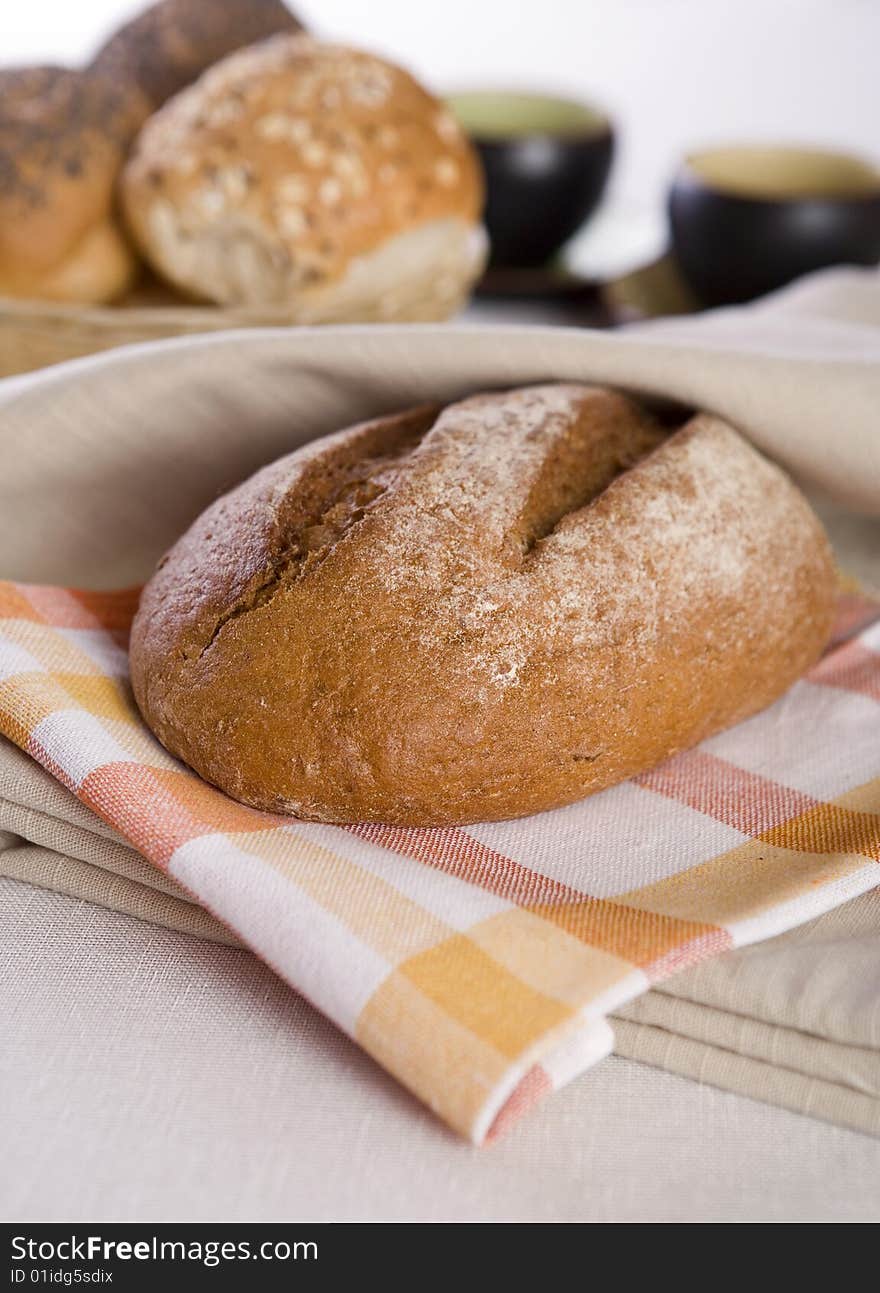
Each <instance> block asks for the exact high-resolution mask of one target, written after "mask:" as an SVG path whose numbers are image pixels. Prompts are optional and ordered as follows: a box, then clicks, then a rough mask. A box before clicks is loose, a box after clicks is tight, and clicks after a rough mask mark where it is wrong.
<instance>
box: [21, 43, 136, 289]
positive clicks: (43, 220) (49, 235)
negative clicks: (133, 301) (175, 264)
mask: <svg viewBox="0 0 880 1293" xmlns="http://www.w3.org/2000/svg"><path fill="white" fill-rule="evenodd" d="M143 109H144V102H143V99H142V97H141V95H140V93H139V92H138V91H137V90H136V89H134V88H132V87H130V86H124V85H119V84H116V83H114V82H111V81H109V80H107V79H106V78H105V77H103V76H101V75H99V74H98V73H96V72H94V71H76V70H74V69H71V68H63V67H26V68H9V69H4V70H0V294H5V295H11V296H35V297H48V298H50V299H59V300H85V301H103V300H109V299H111V298H112V297H113V296H115V295H117V294H118V293H119V292H121V291H122V290H123V289H124V288H125V287H126V286H127V284H128V282H129V281H130V279H131V277H132V275H133V272H134V267H135V260H134V256H133V254H132V253H131V251H130V250H129V249H128V246H127V244H126V242H125V240H124V238H123V236H122V234H121V232H120V230H119V228H118V227H117V225H116V222H115V219H114V216H113V197H114V186H115V183H116V178H117V175H118V173H119V169H120V166H121V165H122V160H123V157H124V155H125V151H126V149H127V147H128V145H129V142H130V140H131V138H132V136H133V134H134V133H135V130H136V129H137V125H138V122H139V121H140V119H141V117H142V116H143Z"/></svg>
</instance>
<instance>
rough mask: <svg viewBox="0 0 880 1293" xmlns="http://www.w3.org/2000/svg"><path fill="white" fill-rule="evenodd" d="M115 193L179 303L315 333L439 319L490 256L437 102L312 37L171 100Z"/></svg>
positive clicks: (464, 151)
mask: <svg viewBox="0 0 880 1293" xmlns="http://www.w3.org/2000/svg"><path fill="white" fill-rule="evenodd" d="M122 195H123V202H124V207H125V211H126V215H127V218H128V221H129V224H130V226H131V229H132V231H133V233H134V236H135V238H136V240H137V242H138V244H139V245H140V247H141V248H142V250H143V252H144V254H145V256H146V257H147V258H148V260H149V261H150V262H151V263H152V264H153V266H154V267H155V268H156V269H157V270H158V271H159V272H160V273H161V274H163V275H164V276H165V277H166V278H167V279H169V280H170V281H171V282H172V283H174V284H175V285H176V286H177V287H178V288H181V289H183V290H184V291H186V292H188V293H190V294H191V295H192V296H194V297H197V298H202V299H205V300H210V301H216V302H219V303H221V304H224V305H266V304H272V305H286V306H289V307H290V309H291V314H292V317H295V318H297V319H299V320H301V321H306V322H321V321H327V320H332V319H336V320H358V319H376V318H379V319H381V318H387V319H393V318H442V317H444V316H446V315H448V314H449V313H451V312H452V311H453V310H454V309H455V308H456V307H457V306H458V305H459V304H460V302H461V301H462V299H463V298H464V297H465V295H466V293H467V291H468V289H469V287H470V285H471V284H472V282H473V280H474V278H475V277H476V276H477V274H478V273H479V272H480V270H481V268H482V265H483V261H484V256H485V236H484V234H483V231H482V228H481V227H480V224H479V217H480V211H481V206H482V179H481V175H480V171H479V166H478V162H477V160H476V157H475V154H474V152H473V150H472V148H471V147H470V144H469V143H468V141H467V140H466V139H465V137H464V135H463V134H462V132H461V130H460V129H459V127H458V125H457V124H456V122H455V121H454V120H453V119H452V117H451V116H450V115H449V113H448V112H447V111H446V110H445V109H444V107H443V105H442V104H441V103H440V102H438V100H437V99H435V98H433V97H432V96H431V95H430V94H428V93H427V91H425V90H424V89H422V87H421V86H420V85H418V84H417V82H416V81H414V80H413V78H412V77H411V76H409V75H408V74H407V73H406V72H404V71H402V70H401V69H400V68H397V67H394V66H392V65H391V64H390V63H386V62H384V61H383V60H381V59H378V58H375V57H374V56H373V55H371V54H365V53H361V52H359V51H356V50H352V49H347V48H343V47H341V46H335V45H326V44H321V43H318V42H316V41H314V40H311V39H309V38H308V37H305V36H276V37H274V38H272V39H271V40H268V41H265V42H263V43H261V44H259V45H254V46H252V47H250V48H249V49H246V50H241V51H240V52H239V53H237V54H233V55H231V56H230V57H229V58H227V59H224V60H223V62H221V63H219V64H217V66H216V67H213V68H211V70H210V71H208V72H206V73H205V75H204V76H203V77H202V78H201V79H200V80H199V81H198V82H197V83H196V84H195V85H193V86H191V87H190V88H189V89H188V90H184V91H183V92H182V93H181V94H180V95H178V96H177V97H176V98H175V99H172V100H171V102H170V103H168V104H167V105H166V107H165V108H163V109H162V110H161V111H160V112H158V113H157V114H156V115H155V116H154V117H152V118H151V119H150V121H149V122H148V123H147V124H146V126H145V127H144V130H143V131H142V133H141V135H140V136H139V138H138V140H137V143H136V146H135V149H134V151H133V154H132V157H131V159H130V160H129V162H128V164H127V166H126V168H125V172H124V175H123V182H122Z"/></svg>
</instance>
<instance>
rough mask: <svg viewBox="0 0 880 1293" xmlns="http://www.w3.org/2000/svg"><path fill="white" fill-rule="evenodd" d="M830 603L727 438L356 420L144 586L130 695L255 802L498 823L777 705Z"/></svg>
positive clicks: (546, 395) (501, 423)
mask: <svg viewBox="0 0 880 1293" xmlns="http://www.w3.org/2000/svg"><path fill="white" fill-rule="evenodd" d="M833 587H834V579H833V572H832V565H831V559H830V553H829V550H828V546H827V543H826V541H825V538H824V535H823V533H822V531H821V527H820V526H819V524H818V522H817V520H816V519H815V517H814V516H813V514H812V512H811V511H810V509H809V507H808V506H807V504H806V502H805V501H804V500H803V498H802V497H801V496H800V494H799V493H798V492H797V490H796V489H795V488H794V486H793V485H792V484H791V482H790V481H789V480H788V479H787V478H786V477H785V476H784V475H783V473H782V472H780V471H779V470H778V469H777V468H776V467H774V466H773V465H771V464H770V463H768V462H767V461H766V460H765V459H763V458H762V457H761V456H760V455H759V454H757V453H756V452H755V451H754V450H753V449H751V448H750V446H749V445H748V444H747V443H746V442H745V441H744V440H743V439H742V438H741V437H740V436H739V435H738V433H737V432H735V431H734V430H733V429H732V428H730V427H728V426H726V425H725V424H724V423H722V422H721V421H720V420H719V419H717V418H713V417H710V416H708V415H705V414H703V415H699V416H697V417H695V418H693V419H691V420H690V421H689V422H688V423H687V424H686V425H685V426H684V427H682V428H681V429H679V430H677V431H674V432H672V433H669V432H667V431H666V430H665V429H664V428H663V427H662V426H661V425H660V424H659V423H658V422H657V421H656V420H655V419H654V418H653V417H652V416H651V415H650V414H649V413H648V412H646V411H645V410H644V409H643V408H641V407H640V406H639V405H638V404H636V403H635V402H634V401H632V400H630V399H629V398H627V397H626V396H624V395H621V394H619V393H616V392H613V391H609V390H605V389H602V388H596V387H587V386H578V385H574V384H553V385H547V386H539V387H530V388H523V389H520V390H514V391H509V392H502V393H495V394H487V395H478V396H474V397H472V398H470V399H467V400H463V401H460V402H459V403H457V404H452V405H450V406H448V407H447V408H446V409H444V410H441V411H439V412H438V411H437V410H435V409H432V408H423V409H417V410H413V411H411V412H409V413H405V414H400V415H396V416H394V417H389V418H381V419H377V420H375V421H373V422H370V423H365V424H363V425H361V426H359V427H355V428H352V429H350V430H348V431H344V432H340V433H338V434H337V435H335V436H330V437H327V438H326V439H325V440H323V441H317V442H314V443H313V444H311V445H308V446H306V448H305V449H303V450H299V451H297V452H296V453H294V454H291V455H290V456H289V457H288V458H286V459H282V460H280V461H279V462H278V463H275V464H272V465H271V466H270V467H267V468H265V469H264V470H263V471H262V472H260V473H257V475H256V476H255V477H253V478H252V479H251V480H250V481H248V482H245V484H244V485H242V486H240V487H239V489H237V490H235V491H233V492H232V493H231V494H230V495H227V496H226V497H225V498H224V499H221V500H218V502H217V503H216V504H214V505H213V507H211V508H209V509H208V511H207V512H206V513H205V514H204V515H203V516H202V517H201V518H199V520H198V521H197V522H196V523H195V524H194V526H193V527H192V528H191V530H190V531H189V532H188V534H186V535H185V536H184V537H183V538H182V539H181V540H180V541H179V543H178V544H177V545H176V547H175V548H174V549H172V551H171V553H170V554H169V556H168V557H167V558H166V559H165V561H164V563H163V564H162V566H161V568H160V570H159V571H158V572H157V574H156V575H155V576H154V578H153V580H152V581H151V583H150V584H149V585H148V587H147V589H146V590H145V593H144V598H143V601H142V605H141V609H140V611H139V614H138V618H137V620H136V622H135V626H134V632H133V637H132V678H133V682H134V686H135V693H136V695H137V698H138V702H139V704H140V706H141V709H142V711H143V713H144V715H145V717H146V718H147V721H148V722H149V723H150V725H151V726H152V727H153V730H154V731H155V732H156V734H157V735H158V736H159V738H160V739H161V740H162V741H163V743H164V744H165V745H166V746H167V747H168V748H169V749H170V750H171V751H172V752H173V753H175V754H178V755H179V756H180V757H182V758H184V759H185V760H186V761H187V762H188V763H190V764H191V766H193V767H194V768H195V769H196V770H197V771H198V772H200V773H201V774H202V775H203V776H205V777H206V778H207V779H208V780H210V781H213V782H215V783H216V784H217V785H219V786H221V787H222V788H223V789H225V790H226V791H228V792H229V793H230V794H232V795H233V796H234V797H236V798H239V799H242V800H244V801H245V802H247V803H252V804H254V805H256V806H258V807H263V808H270V809H274V810H277V811H281V812H290V813H293V814H296V815H300V816H304V817H310V818H315V819H318V820H324V821H354V820H372V821H390V822H400V823H404V824H409V825H422V824H424V825H428V824H441V823H451V822H465V821H475V820H485V819H490V818H503V817H512V816H518V815H522V814H525V813H530V812H536V811H540V810H542V809H545V808H550V807H554V806H557V805H560V804H564V803H568V802H571V801H572V800H574V799H577V798H580V797H582V796H583V795H585V794H589V793H591V792H593V791H595V790H599V789H602V788H603V787H605V786H608V785H611V784H613V783H614V782H615V781H618V780H620V779H622V778H623V777H626V776H629V775H632V774H633V773H635V772H637V771H640V770H642V769H644V768H646V767H649V766H651V765H652V764H654V763H656V762H658V761H659V760H660V759H662V758H664V757H666V756H668V755H669V754H671V753H673V752H674V751H675V750H678V749H681V748H683V747H685V746H687V745H691V744H693V743H695V742H696V741H698V740H700V739H702V738H703V737H705V736H706V735H708V734H710V733H711V732H714V731H717V730H719V729H720V728H722V727H724V726H726V725H728V724H730V723H732V722H735V721H737V720H738V719H740V718H742V717H745V716H746V715H748V714H751V713H753V712H755V711H756V710H758V709H760V708H763V707H764V706H765V705H767V704H769V703H770V702H771V701H772V700H774V699H775V698H776V697H777V696H778V695H779V694H780V693H781V692H782V691H783V690H785V688H786V687H787V686H789V685H790V684H791V682H793V681H794V680H795V678H797V677H798V676H799V674H800V673H802V672H803V670H804V669H805V668H806V667H808V666H809V664H810V663H812V661H813V660H814V659H815V658H816V656H817V654H818V653H819V651H820V650H821V647H822V645H823V644H824V642H825V640H826V637H827V633H828V630H829V624H830V615H831V607H832V601H833Z"/></svg>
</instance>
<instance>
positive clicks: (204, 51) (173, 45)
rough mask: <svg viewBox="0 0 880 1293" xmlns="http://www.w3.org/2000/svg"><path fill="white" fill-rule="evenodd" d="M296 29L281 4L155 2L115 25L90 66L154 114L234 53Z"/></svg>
mask: <svg viewBox="0 0 880 1293" xmlns="http://www.w3.org/2000/svg"><path fill="white" fill-rule="evenodd" d="M301 30H302V24H301V23H300V22H299V21H298V19H296V18H295V17H294V16H293V14H292V13H291V12H290V10H289V9H288V8H287V6H286V5H284V4H283V3H282V0H159V3H158V4H154V5H151V6H150V7H149V8H148V9H147V10H145V12H143V13H141V14H138V15H137V17H135V18H133V19H132V21H131V22H128V23H126V24H125V25H124V26H123V27H120V29H119V30H118V31H117V32H116V33H115V34H114V35H113V36H111V37H110V39H109V40H108V41H106V43H105V44H104V45H102V46H101V48H100V49H99V50H98V52H97V54H96V55H95V57H94V59H93V61H92V66H93V67H94V68H96V69H97V70H98V71H100V72H103V73H105V74H108V75H110V76H111V77H112V78H113V79H114V80H116V81H117V83H121V84H125V83H131V84H133V85H136V86H137V87H138V88H139V89H140V91H141V92H142V94H143V96H144V99H145V101H146V103H147V104H148V105H149V109H148V111H153V110H154V109H156V108H159V107H161V106H162V104H163V103H165V102H166V101H167V100H168V99H170V98H171V96H172V95H173V94H177V93H178V91H179V90H182V89H183V88H184V86H186V85H189V84H190V83H191V82H193V81H194V80H195V79H196V77H198V76H201V74H202V72H204V71H205V69H206V68H207V67H210V66H211V64H212V63H216V62H217V61H218V60H219V59H221V58H224V57H225V56H226V55H227V54H231V53H232V51H233V50H236V49H241V48H242V46H244V45H252V44H254V42H255V41H258V40H265V39H266V37H267V36H272V35H274V34H275V33H276V32H281V31H301ZM145 115H146V114H145Z"/></svg>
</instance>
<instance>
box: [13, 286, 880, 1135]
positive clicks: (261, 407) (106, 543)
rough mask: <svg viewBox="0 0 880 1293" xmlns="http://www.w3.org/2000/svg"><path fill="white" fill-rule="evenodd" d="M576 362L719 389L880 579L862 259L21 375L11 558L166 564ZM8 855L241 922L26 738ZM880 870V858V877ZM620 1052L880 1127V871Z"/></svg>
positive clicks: (625, 1024)
mask: <svg viewBox="0 0 880 1293" xmlns="http://www.w3.org/2000/svg"><path fill="white" fill-rule="evenodd" d="M552 378H564V379H578V380H598V381H608V382H614V383H615V384H618V385H622V386H626V387H628V388H629V389H631V390H633V391H635V392H638V393H640V394H644V395H649V396H653V397H658V398H662V399H670V400H674V401H676V402H679V403H683V404H687V405H693V406H697V407H705V408H709V409H711V410H713V411H715V412H717V413H719V414H721V415H723V416H726V417H727V418H729V419H730V420H731V421H733V422H734V423H735V424H737V425H738V426H739V427H740V428H741V429H742V430H743V431H744V432H745V433H746V434H748V435H749V436H750V437H751V439H752V440H753V441H754V442H755V443H756V444H757V445H758V446H759V447H761V448H762V449H763V450H765V452H767V453H769V454H771V455H773V456H774V457H776V458H777V459H779V460H780V461H781V462H783V463H784V464H785V465H786V466H787V467H788V468H789V469H790V470H791V471H793V472H794V473H795V474H796V475H797V476H798V477H799V478H800V479H801V480H802V481H803V482H804V483H805V484H806V485H807V486H808V487H811V488H814V489H815V488H821V490H822V491H824V493H825V495H826V496H827V497H828V498H829V499H830V500H833V501H831V502H826V503H824V504H823V511H824V514H825V517H826V520H827V522H828V524H829V526H830V528H831V532H832V537H833V539H834V540H835V543H836V546H837V548H838V552H839V555H840V556H841V559H842V561H843V562H844V564H846V565H847V566H848V567H849V569H851V570H852V571H853V573H856V574H858V575H860V576H861V577H862V578H863V579H865V580H866V581H867V582H869V583H875V584H877V585H880V522H878V521H876V520H872V519H869V518H866V517H864V516H858V515H857V514H856V511H853V510H849V509H856V510H857V511H860V512H862V513H868V514H872V515H873V516H874V517H876V516H880V427H878V417H877V411H878V409H880V277H878V276H877V275H875V274H873V273H870V272H860V271H837V272H833V273H829V274H824V275H820V276H817V277H816V278H815V279H813V280H812V281H810V282H807V283H804V284H801V285H800V286H798V287H796V288H795V289H792V290H789V291H788V292H785V293H782V294H780V295H779V296H777V297H776V298H774V299H772V300H771V301H768V302H765V303H762V304H761V305H760V306H758V307H752V308H751V309H748V310H736V311H722V312H717V313H715V314H713V315H707V316H703V317H699V318H689V319H682V320H676V321H668V322H663V323H656V324H651V325H644V326H642V327H639V328H635V329H628V330H627V331H626V332H625V333H615V334H600V333H589V332H584V331H576V330H573V329H551V328H542V329H532V328H527V329H505V328H492V329H479V330H478V329H468V328H458V329H456V328H450V327H439V328H438V327H421V328H399V327H393V328H375V327H374V328H349V329H326V330H316V331H308V330H302V331H282V330H255V331H252V332H248V333H239V334H226V335H219V336H211V337H205V338H194V339H192V338H190V339H186V340H183V341H172V342H164V343H158V344H155V345H152V346H146V347H134V348H131V349H128V350H126V351H124V352H117V353H116V354H110V355H102V356H98V357H96V358H95V359H91V360H83V361H77V362H75V363H73V364H70V365H65V366H63V367H61V368H58V369H53V370H48V371H47V372H45V373H43V374H33V375H27V376H25V377H22V378H14V379H10V380H7V381H6V382H4V383H0V450H2V454H3V458H2V462H3V471H2V473H0V576H2V577H12V578H16V579H22V580H31V581H40V582H42V581H46V582H53V583H68V584H70V583H74V584H75V583H78V584H80V585H83V586H95V587H112V586H118V585H121V584H125V583H131V582H135V581H137V580H140V579H142V578H144V577H145V576H146V574H148V572H149V570H150V568H151V566H152V564H153V562H154V561H155V559H156V557H157V556H158V555H159V554H160V553H161V551H162V550H163V549H164V548H165V547H166V546H167V545H168V544H169V543H170V542H171V541H172V540H173V539H174V538H175V537H176V535H177V534H178V533H179V532H180V530H181V529H182V528H183V527H184V526H185V525H186V524H187V522H188V521H189V520H190V519H191V518H192V516H193V515H194V514H195V513H197V512H198V511H199V510H200V509H201V507H202V506H204V504H205V503H206V502H207V501H208V500H209V499H210V498H212V497H214V496H215V495H216V493H217V492H218V491H219V490H222V489H223V488H226V487H227V486H229V485H231V484H233V483H235V482H236V481H238V480H239V479H241V478H242V477H243V476H244V475H246V474H248V473H249V472H250V471H251V470H253V468H254V467H256V466H257V465H259V464H261V463H263V462H265V461H267V460H269V459H271V458H272V457H275V456H277V455H278V454H280V453H282V452H284V451H285V450H288V449H289V448H291V447H293V446H295V445H296V444H299V443H302V442H303V441H305V440H307V439H309V438H311V437H312V436H314V435H317V434H321V433H322V432H325V431H328V430H331V429H334V428H336V427H339V426H342V425H345V424H346V423H347V422H350V421H353V420H356V419H357V418H360V417H364V416H369V415H371V414H374V413H376V412H383V411H388V410H391V409H394V408H399V407H401V406H404V405H406V404H407V403H411V402H418V401H420V400H424V399H447V398H450V397H453V396H457V395H460V394H464V393H467V392H469V391H472V390H475V389H480V388H485V387H491V386H503V385H510V384H520V383H524V382H528V381H539V380H547V379H552ZM0 875H6V876H8V877H10V878H12V879H16V880H20V881H26V882H28V883H30V884H34V885H39V886H41V887H43V888H46V889H54V890H57V891H59V892H62V893H66V894H69V895H72V896H74V897H80V898H85V899H88V900H89V901H91V902H95V903H98V904H100V905H102V906H105V907H109V908H113V909H116V910H119V911H124V912H127V913H129V914H132V915H135V916H138V917H140V918H141V919H143V920H148V921H152V922H154V923H157V924H161V925H166V926H168V927H170V928H173V929H179V930H183V931H186V932H188V933H193V934H197V935H200V936H201V937H204V938H206V939H213V940H215V941H218V942H225V943H234V941H235V940H234V937H233V936H232V935H231V934H230V933H229V932H228V931H227V930H225V929H224V928H223V927H222V926H220V925H219V924H218V923H217V922H216V921H215V920H214V919H213V918H212V917H211V916H210V915H209V914H208V913H207V912H205V911H203V910H202V909H201V908H200V907H198V906H197V905H196V904H194V903H193V901H192V900H191V898H190V897H189V895H187V894H186V893H184V891H183V890H181V889H179V888H178V887H177V886H176V885H175V883H174V882H173V881H171V880H169V879H168V878H167V877H166V876H164V875H162V874H161V873H160V872H158V871H156V870H155V869H154V868H153V867H151V866H150V865H149V864H148V863H147V862H146V861H144V860H143V859H142V858H141V857H140V856H139V855H138V854H137V853H135V852H134V851H133V850H132V849H131V848H130V847H129V846H128V845H127V844H126V843H125V842H124V841H123V840H122V839H121V838H120V837H119V836H117V835H116V834H115V832H113V831H112V829H110V828H109V827H107V826H105V825H104V824H103V823H102V822H100V821H99V820H98V819H97V818H95V817H94V816H93V815H92V814H91V813H90V812H89V811H88V810H87V809H86V808H85V807H83V806H82V805H80V804H79V803H78V801H76V800H75V799H74V798H73V796H72V795H70V794H69V793H68V792H67V791H66V790H65V789H64V788H63V787H62V786H60V785H59V784H58V783H57V782H56V781H55V780H54V779H53V778H51V777H50V776H49V775H48V774H47V773H45V772H44V771H43V770H42V769H41V768H39V767H38V766H37V765H35V764H34V763H32V762H31V761H30V760H29V759H28V758H27V757H26V756H25V755H23V754H22V753H20V752H19V751H18V750H17V749H15V748H14V747H12V746H11V745H9V744H8V743H7V742H3V743H2V745H0ZM878 879H880V874H878ZM614 1028H615V1034H616V1038H617V1043H616V1049H617V1050H618V1052H619V1053H620V1054H623V1055H627V1056H630V1057H632V1058H636V1059H641V1060H644V1061H646V1062H648V1063H651V1064H655V1065H659V1066H662V1067H664V1068H668V1069H671V1070H673V1071H675V1072H678V1073H683V1074H685V1075H687V1076H690V1077H695V1078H700V1079H702V1080H705V1081H708V1082H711V1083H713V1084H716V1085H719V1086H723V1087H726V1088H729V1089H731V1090H734V1091H737V1092H739V1093H741V1094H745V1095H750V1096H755V1097H757V1098H760V1099H764V1100H767V1101H770V1102H773V1103H777V1104H780V1105H784V1106H786V1107H788V1108H791V1109H795V1110H797V1111H800V1112H804V1113H810V1114H813V1115H815V1116H817V1117H822V1118H826V1119H829V1120H831V1121H835V1122H838V1123H841V1124H843V1125H846V1126H850V1127H853V1128H856V1129H858V1130H863V1131H870V1132H873V1133H875V1134H878V1133H880V892H878V891H875V892H874V893H869V894H867V895H865V896H863V897H862V898H859V899H857V900H856V901H854V902H851V903H849V904H848V905H847V906H845V907H843V908H840V909H838V910H836V911H834V912H831V913H829V914H828V915H826V916H823V917H821V918H820V919H819V920H816V921H813V922H811V923H810V924H809V925H806V926H803V927H801V928H799V929H797V930H794V931H792V932H791V933H789V934H786V935H783V936H782V937H780V938H777V939H773V940H770V941H769V942H765V943H762V944H759V945H757V946H752V947H749V948H745V949H742V950H741V951H738V952H734V953H729V954H727V955H726V956H724V957H720V958H717V959H715V960H713V961H710V962H707V963H705V964H704V965H702V966H700V967H698V968H697V969H695V970H692V971H690V972H687V973H685V974H681V975H679V976H677V977H675V978H674V979H672V980H671V981H668V982H667V983H664V984H663V985H662V987H661V988H660V989H655V990H654V991H652V992H651V993H649V994H648V995H647V996H645V997H643V998H641V999H639V1000H637V1001H636V1002H634V1003H632V1004H631V1005H630V1006H628V1007H627V1008H626V1010H625V1012H624V1013H623V1014H622V1015H621V1016H620V1017H618V1018H617V1019H615V1021H614Z"/></svg>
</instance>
